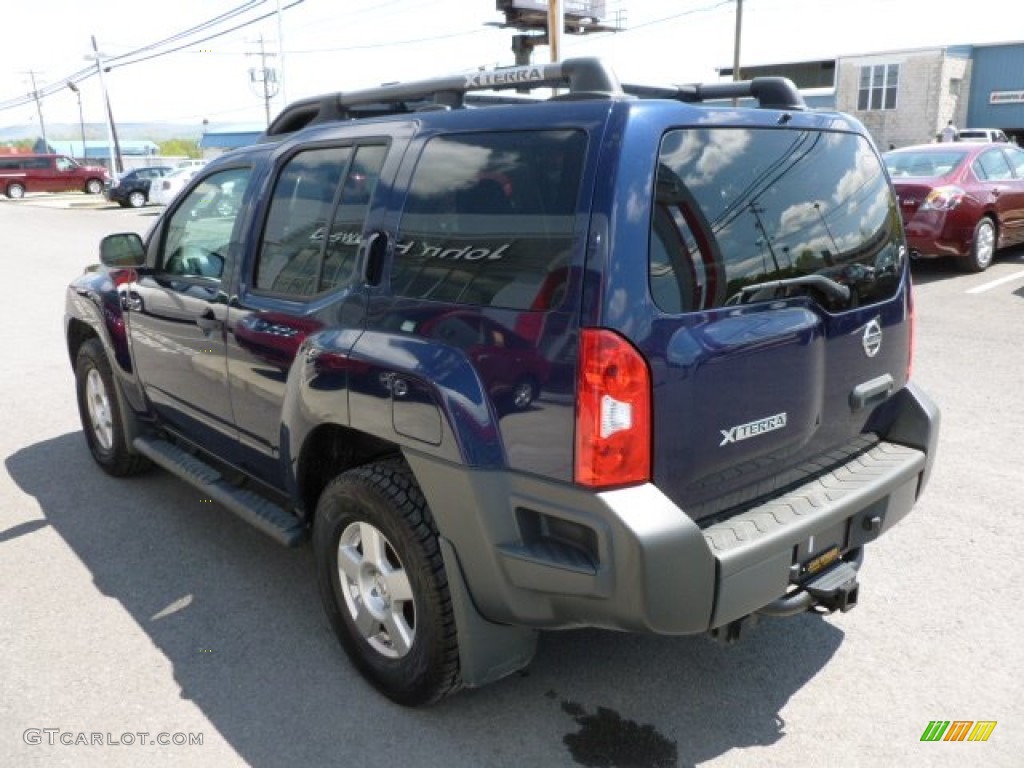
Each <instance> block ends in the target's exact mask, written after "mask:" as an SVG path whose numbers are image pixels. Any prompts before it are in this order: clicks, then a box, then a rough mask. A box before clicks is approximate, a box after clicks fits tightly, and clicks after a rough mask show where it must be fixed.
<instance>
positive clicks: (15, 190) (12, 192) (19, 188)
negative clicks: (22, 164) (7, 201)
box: [7, 183, 25, 200]
mask: <svg viewBox="0 0 1024 768" xmlns="http://www.w3.org/2000/svg"><path fill="white" fill-rule="evenodd" d="M7 196H8V197H9V198H11V200H21V198H23V197H24V196H25V187H24V185H22V184H17V183H14V184H8V185H7Z"/></svg>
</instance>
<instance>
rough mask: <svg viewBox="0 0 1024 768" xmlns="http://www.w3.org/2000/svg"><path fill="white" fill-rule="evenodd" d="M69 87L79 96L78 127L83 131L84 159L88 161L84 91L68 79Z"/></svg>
mask: <svg viewBox="0 0 1024 768" xmlns="http://www.w3.org/2000/svg"><path fill="white" fill-rule="evenodd" d="M68 88H70V89H71V92H72V93H73V94H75V96H76V97H77V98H78V127H79V128H80V129H81V131H82V161H83V162H85V161H86V159H87V158H86V152H85V116H84V115H83V114H82V92H81V91H80V90H79V89H78V86H77V85H75V84H74V83H73V82H71V81H70V80H68Z"/></svg>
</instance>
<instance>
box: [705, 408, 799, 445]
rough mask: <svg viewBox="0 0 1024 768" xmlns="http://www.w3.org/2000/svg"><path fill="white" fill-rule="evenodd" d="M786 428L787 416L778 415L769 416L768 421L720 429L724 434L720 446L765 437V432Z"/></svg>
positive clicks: (783, 414)
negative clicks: (760, 436)
mask: <svg viewBox="0 0 1024 768" xmlns="http://www.w3.org/2000/svg"><path fill="white" fill-rule="evenodd" d="M784 426H786V414H785V413H777V414H775V415H774V416H769V417H768V418H766V419H758V420H757V421H751V422H749V423H747V424H740V425H739V426H736V427H730V428H729V429H720V430H718V431H719V432H721V433H722V442H720V443H719V444H718V445H719V446H722V445H728V444H729V443H738V442H739V441H740V440H746V439H747V438H749V437H757V436H758V435H763V434H764V433H765V432H774V431H775V430H776V429H782V428H783V427H784Z"/></svg>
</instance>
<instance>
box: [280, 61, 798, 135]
mask: <svg viewBox="0 0 1024 768" xmlns="http://www.w3.org/2000/svg"><path fill="white" fill-rule="evenodd" d="M566 87H567V88H568V92H567V93H566V94H564V95H562V96H556V97H555V98H561V99H600V98H605V99H608V98H616V97H624V96H633V97H638V98H659V99H674V100H677V101H684V102H688V103H694V102H702V101H711V100H716V99H730V98H749V97H752V98H756V99H757V100H758V102H759V103H760V105H761V106H762V107H770V108H775V109H806V104H805V103H804V100H803V97H801V95H800V92H799V91H798V90H797V88H796V86H795V85H794V84H793V83H792V81H790V80H787V79H785V78H781V77H758V78H754V79H753V80H748V81H742V82H732V83H711V84H705V85H680V86H667V87H659V86H648V85H622V84H621V83H619V80H618V78H617V77H616V76H615V73H614V72H613V71H612V70H611V69H610V68H609V67H608V65H607V64H606V63H605V62H604V61H602V60H601V59H598V58H592V57H586V58H576V59H566V60H564V61H561V62H556V63H552V64H538V65H530V66H525V67H504V68H498V69H490V70H479V71H475V72H467V73H464V74H459V75H448V76H445V77H437V78H431V79H429V80H416V81H411V82H407V83H389V84H386V85H381V86H378V87H376V88H367V89H364V90H359V91H350V92H348V93H343V92H339V93H332V94H326V95H323V96H314V97H311V98H307V99H302V100H301V101H296V102H294V103H292V104H289V105H288V106H287V107H285V109H284V110H283V111H282V112H281V114H279V115H278V116H277V117H276V118H275V119H274V121H273V122H272V123H271V124H270V126H269V127H268V128H267V132H266V133H265V134H264V136H263V138H264V140H268V139H275V138H278V137H280V136H282V135H285V134H289V133H292V132H294V131H297V130H300V129H302V128H305V127H306V126H308V125H315V124H317V123H325V122H335V121H339V120H352V119H358V118H367V117H378V116H381V115H391V114H404V113H410V112H418V111H423V110H427V109H460V108H462V107H465V106H467V105H470V106H473V105H478V104H481V105H482V104H509V103H517V102H522V101H524V100H525V101H531V100H530V99H523V97H521V96H520V97H514V96H504V97H503V96H499V95H495V94H476V93H473V92H474V91H500V90H510V89H515V90H517V91H522V90H524V89H526V90H528V89H533V88H566Z"/></svg>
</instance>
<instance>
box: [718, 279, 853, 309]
mask: <svg viewBox="0 0 1024 768" xmlns="http://www.w3.org/2000/svg"><path fill="white" fill-rule="evenodd" d="M791 286H808V287H811V288H817V289H818V290H819V291H821V292H822V293H824V294H825V295H826V296H828V297H829V298H830V299H832V300H833V301H835V302H838V303H842V304H846V303H847V302H849V301H850V289H849V287H848V286H845V285H843V284H842V283H837V282H836V281H835V280H832V279H831V278H828V277H825V276H824V275H801V276H800V277H788V278H786V279H785V280H769V281H768V282H766V283H754V284H753V285H745V286H743V287H742V288H740V290H739V293H736V294H734V295H733V296H732V298H730V299H729V300H728V301H727V302H726V303H727V304H742V303H743V301H744V298H745V297H746V295H747V294H750V293H760V292H761V291H772V292H777V291H779V290H782V289H785V288H789V287H791Z"/></svg>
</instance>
